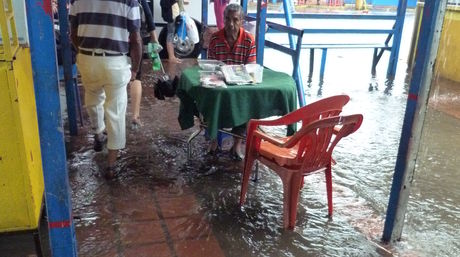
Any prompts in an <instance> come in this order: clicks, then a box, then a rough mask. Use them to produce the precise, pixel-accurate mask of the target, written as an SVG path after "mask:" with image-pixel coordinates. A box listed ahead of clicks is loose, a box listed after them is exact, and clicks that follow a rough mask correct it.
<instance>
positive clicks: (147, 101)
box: [0, 17, 460, 257]
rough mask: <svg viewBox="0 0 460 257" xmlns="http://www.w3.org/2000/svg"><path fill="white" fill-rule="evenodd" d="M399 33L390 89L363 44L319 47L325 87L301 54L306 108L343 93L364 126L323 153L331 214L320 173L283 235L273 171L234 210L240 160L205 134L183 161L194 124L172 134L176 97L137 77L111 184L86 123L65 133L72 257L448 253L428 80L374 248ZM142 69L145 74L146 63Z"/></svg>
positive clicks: (399, 115) (386, 180)
mask: <svg viewBox="0 0 460 257" xmlns="http://www.w3.org/2000/svg"><path fill="white" fill-rule="evenodd" d="M408 20H409V21H407V20H406V28H408V29H409V30H410V29H411V28H412V23H411V22H410V17H409V18H408ZM412 20H413V19H412ZM404 35H405V37H406V38H403V45H402V50H401V54H400V63H399V66H398V71H397V76H396V78H395V80H393V81H391V82H388V81H386V80H385V74H386V64H387V60H388V55H384V56H383V57H382V61H381V62H380V63H379V66H378V70H377V76H376V77H372V76H371V75H370V65H371V58H372V49H367V50H331V51H329V56H328V61H327V66H326V74H325V79H324V81H318V80H317V78H318V74H316V73H315V74H314V76H313V79H312V81H311V82H307V78H306V72H307V71H308V60H309V58H308V51H305V55H302V57H301V63H302V65H303V68H302V69H303V72H304V73H305V74H304V76H303V79H304V81H305V83H304V87H305V93H306V100H307V103H308V102H312V101H314V100H316V99H319V98H322V97H325V96H330V95H334V94H342V93H345V94H348V95H350V97H351V101H350V103H349V104H347V106H346V107H345V109H344V113H346V114H350V113H362V114H363V115H364V122H363V124H362V126H361V128H360V129H359V130H358V131H357V132H356V133H355V134H353V135H352V136H350V137H348V138H346V139H344V140H342V141H341V142H340V143H339V145H338V146H337V147H336V149H335V151H334V159H335V160H336V161H337V164H336V165H335V166H333V168H332V170H333V194H334V214H333V217H332V219H329V218H328V217H327V200H326V188H325V182H324V176H323V175H321V174H316V175H312V176H308V177H306V179H305V186H304V188H303V189H302V192H301V197H300V200H299V207H298V216H297V224H296V227H295V229H294V230H293V231H288V230H284V229H282V185H281V181H280V179H279V178H278V177H277V176H276V175H275V174H274V173H273V172H271V171H269V170H268V169H267V168H265V167H263V166H262V167H261V177H260V180H259V181H258V182H256V183H255V182H250V185H249V190H248V195H247V201H246V204H245V205H244V207H243V208H239V207H238V200H239V192H240V183H241V180H240V179H241V170H242V165H241V163H239V162H235V161H233V160H231V158H230V157H229V155H228V154H227V152H226V151H224V152H223V153H221V154H220V155H218V156H217V158H213V157H208V156H206V155H205V154H204V152H205V149H206V146H207V141H206V139H205V137H204V136H199V137H197V139H196V140H195V141H194V143H193V147H192V149H193V159H192V160H190V161H188V160H187V152H186V149H187V147H186V141H187V138H188V137H189V135H190V134H191V133H192V132H193V131H194V129H189V130H185V131H182V130H181V129H180V127H179V124H178V122H177V115H178V109H179V100H178V99H177V98H171V99H167V100H165V101H159V100H156V99H155V98H154V96H153V80H154V77H153V75H152V74H146V75H145V78H144V83H143V86H144V91H143V99H142V107H141V118H142V121H143V123H144V126H143V127H142V128H141V129H140V130H136V131H133V130H128V135H127V136H128V138H127V147H126V149H125V150H124V151H123V153H122V154H121V155H120V159H119V162H120V164H121V167H122V171H123V172H122V173H121V174H120V176H119V177H118V178H117V179H114V180H112V181H107V180H105V179H104V178H103V176H102V173H101V171H102V169H103V168H104V165H105V154H104V153H97V154H95V153H94V151H93V150H92V137H91V136H89V135H88V134H87V129H88V122H87V121H86V123H85V127H84V128H82V130H81V133H80V135H79V136H76V137H68V140H69V142H68V150H69V154H68V163H69V175H70V183H71V189H72V205H73V215H74V223H75V228H76V237H77V242H78V252H79V256H92V257H93V256H118V257H121V256H126V257H127V256H174V257H182V256H183V257H193V256H213V257H218V256H235V257H237V256H238V257H240V256H245V257H246V256H248V257H249V256H267V257H268V256H456V254H457V253H458V252H460V245H459V243H458V242H459V240H458V234H459V224H460V222H459V217H460V209H459V206H458V201H459V200H460V192H459V188H458V185H457V184H458V183H457V181H458V177H459V169H458V165H459V164H460V160H459V157H458V153H459V145H460V129H459V128H460V119H459V117H460V104H459V102H458V101H459V91H458V89H459V88H460V85H459V84H458V83H453V82H450V81H443V80H436V83H435V84H436V89H437V90H434V91H433V94H432V95H433V97H432V100H430V105H429V106H430V108H429V109H428V113H427V119H426V126H425V128H426V129H424V135H423V140H422V146H421V150H420V154H419V162H418V165H417V171H416V177H415V181H414V188H413V189H412V194H411V199H410V202H409V206H408V213H407V215H406V224H405V227H404V231H403V237H402V240H401V241H400V242H398V243H395V244H393V245H382V244H381V243H380V237H381V235H382V230H383V223H384V218H385V214H386V206H387V204H388V198H389V192H390V187H391V181H392V176H393V171H394V166H395V162H396V156H397V150H398V145H399V138H400V134H401V127H402V122H403V117H404V112H405V104H406V99H407V90H408V82H407V81H406V80H407V78H406V72H405V70H406V65H405V63H406V59H407V53H408V47H409V46H408V45H409V43H410V36H411V32H410V31H409V32H407V31H406V32H405V34H404ZM275 54H276V55H275ZM318 54H319V53H318ZM266 56H276V58H267V57H266V59H265V63H266V65H267V66H268V67H269V68H272V69H276V70H281V71H285V72H288V73H290V72H291V70H289V69H290V68H289V63H290V61H289V58H288V57H287V59H286V60H284V59H283V58H285V57H283V56H281V55H278V54H277V53H274V52H271V51H270V50H267V53H266ZM316 60H318V61H319V56H318V57H317V58H316ZM192 63H193V61H187V62H185V63H184V65H182V67H184V66H187V65H191V64H192ZM281 64H282V65H281ZM351 64H352V65H351ZM144 65H145V66H146V67H145V68H146V70H147V69H148V68H149V63H147V62H146V63H144ZM318 68H319V63H317V66H316V67H315V69H316V72H317V70H318ZM168 69H171V70H169V72H170V73H178V72H179V71H180V67H168ZM174 69H175V70H174ZM0 256H3V255H2V254H1V253H0ZM7 256H14V255H7ZM18 256H21V255H18ZM22 256H24V255H22Z"/></svg>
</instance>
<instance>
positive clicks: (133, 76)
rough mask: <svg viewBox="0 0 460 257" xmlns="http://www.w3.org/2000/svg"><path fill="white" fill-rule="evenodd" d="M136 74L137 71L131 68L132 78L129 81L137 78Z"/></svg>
mask: <svg viewBox="0 0 460 257" xmlns="http://www.w3.org/2000/svg"><path fill="white" fill-rule="evenodd" d="M136 75H137V72H135V71H133V70H131V79H130V80H129V82H133V81H134V80H135V79H136Z"/></svg>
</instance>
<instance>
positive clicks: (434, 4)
mask: <svg viewBox="0 0 460 257" xmlns="http://www.w3.org/2000/svg"><path fill="white" fill-rule="evenodd" d="M446 5H447V0H426V1H425V9H424V10H423V18H422V23H421V27H420V37H419V38H420V40H418V44H417V56H416V61H415V67H414V70H413V72H412V79H411V83H410V88H409V94H408V97H407V105H406V113H405V115H404V123H403V127H402V132H401V139H400V142H399V149H398V157H397V160H396V166H395V172H394V175H393V184H392V186H391V192H390V200H389V203H388V210H387V215H386V219H385V226H384V230H383V236H382V241H384V242H389V241H394V240H399V239H400V238H401V234H402V228H403V225H404V217H405V213H406V209H407V201H408V199H409V192H410V187H411V183H412V180H413V176H414V171H415V162H416V159H417V152H418V147H419V141H420V137H421V133H422V128H423V120H424V117H425V110H426V105H427V101H428V96H429V89H430V85H431V78H432V73H433V67H434V60H435V59H436V55H437V49H438V45H439V37H440V33H441V27H442V22H443V19H444V18H443V17H444V15H443V13H444V11H445V8H446Z"/></svg>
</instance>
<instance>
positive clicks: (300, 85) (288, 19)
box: [283, 0, 305, 107]
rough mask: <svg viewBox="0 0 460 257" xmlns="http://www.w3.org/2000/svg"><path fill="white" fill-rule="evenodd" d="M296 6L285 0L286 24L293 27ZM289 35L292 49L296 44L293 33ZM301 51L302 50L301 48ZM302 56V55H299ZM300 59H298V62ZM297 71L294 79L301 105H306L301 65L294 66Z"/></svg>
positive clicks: (289, 0) (290, 0)
mask: <svg viewBox="0 0 460 257" xmlns="http://www.w3.org/2000/svg"><path fill="white" fill-rule="evenodd" d="M293 8H294V6H292V0H283V10H284V18H285V20H286V25H287V26H288V27H292V13H291V10H292V9H293ZM288 37H289V46H290V47H291V49H295V47H296V44H295V42H294V36H293V35H291V34H288ZM299 51H300V50H299ZM298 58H300V56H299V57H298ZM298 61H300V60H297V62H298ZM294 69H295V72H294V79H295V81H296V83H297V91H298V92H297V94H298V95H299V105H300V107H302V106H304V105H305V95H304V90H303V80H302V72H301V71H300V66H299V65H297V67H294Z"/></svg>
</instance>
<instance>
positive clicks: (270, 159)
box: [240, 106, 362, 229]
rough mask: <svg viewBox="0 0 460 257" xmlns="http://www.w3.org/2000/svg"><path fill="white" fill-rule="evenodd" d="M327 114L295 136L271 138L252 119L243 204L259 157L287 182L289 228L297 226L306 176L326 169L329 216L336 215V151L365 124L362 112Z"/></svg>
mask: <svg viewBox="0 0 460 257" xmlns="http://www.w3.org/2000/svg"><path fill="white" fill-rule="evenodd" d="M306 107H308V106H306ZM306 107H304V108H306ZM306 109H308V108H306ZM299 110H300V109H299ZM299 110H298V111H299ZM296 112H297V111H294V112H293V113H296ZM291 114H292V113H291ZM324 116H326V117H325V118H323V117H319V118H318V119H316V120H313V121H311V122H310V123H309V124H308V125H304V126H303V127H302V128H301V129H300V130H299V131H298V132H297V133H295V134H294V135H293V136H292V137H285V138H275V137H271V136H269V135H267V134H265V133H263V132H261V131H258V130H256V129H255V127H254V125H256V124H257V123H259V121H256V120H252V121H250V125H253V128H254V129H253V130H249V131H248V137H247V142H246V144H247V152H246V157H245V166H244V170H243V180H242V185H241V195H240V205H243V204H244V200H245V196H246V192H247V187H248V183H249V177H250V173H251V169H252V166H253V163H254V161H255V160H259V161H260V162H262V163H263V164H265V165H266V166H268V167H269V168H270V169H272V170H274V171H275V172H276V173H277V174H278V175H279V176H280V178H281V180H282V182H283V191H284V197H283V198H284V206H283V216H284V222H283V226H284V227H285V228H290V229H293V228H294V226H295V220H296V215H297V203H298V198H299V194H300V189H301V188H302V184H303V177H304V176H306V175H309V174H312V173H313V172H315V171H325V174H326V188H327V197H328V210H329V215H330V216H331V215H332V176H331V163H332V157H331V155H332V151H333V149H334V147H335V145H336V144H337V143H338V142H339V141H340V139H341V138H343V137H346V136H348V135H349V134H351V133H353V132H354V131H356V130H357V129H358V128H359V127H360V126H361V122H362V115H359V114H358V115H351V116H332V117H331V116H328V115H324ZM283 118H284V117H283ZM283 118H281V119H283ZM303 124H305V123H303ZM249 134H250V136H249Z"/></svg>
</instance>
